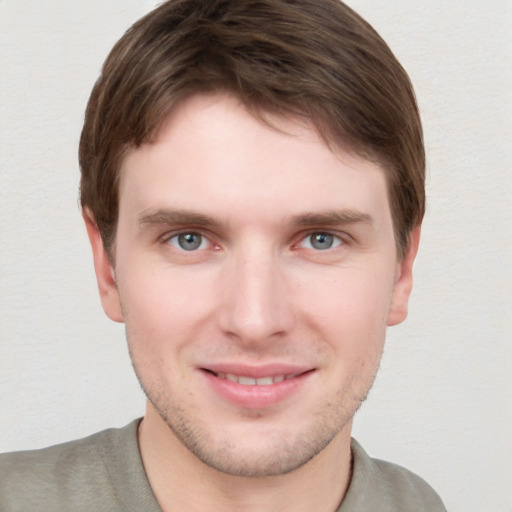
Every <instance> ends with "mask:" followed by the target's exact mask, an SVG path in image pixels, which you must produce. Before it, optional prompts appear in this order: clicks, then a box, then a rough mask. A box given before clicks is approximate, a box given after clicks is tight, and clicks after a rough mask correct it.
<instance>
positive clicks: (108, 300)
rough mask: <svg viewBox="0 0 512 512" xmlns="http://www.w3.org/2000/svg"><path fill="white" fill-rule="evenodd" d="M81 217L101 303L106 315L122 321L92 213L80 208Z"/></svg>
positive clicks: (111, 270) (113, 274)
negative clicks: (92, 259) (89, 245)
mask: <svg viewBox="0 0 512 512" xmlns="http://www.w3.org/2000/svg"><path fill="white" fill-rule="evenodd" d="M82 217H83V219H84V222H85V227H86V229H87V235H88V236H89V241H90V242H91V248H92V255H93V258H94V270H95V272H96V280H97V282H98V290H99V292H100V299H101V304H102V306H103V310H104V311H105V313H106V314H107V316H108V317H109V318H110V319H111V320H114V321H115V322H123V321H124V317H123V312H122V308H121V301H120V298H119V292H118V289H117V284H116V280H115V273H114V268H113V266H112V263H111V262H110V259H109V257H108V255H107V253H106V251H105V248H104V246H103V240H102V239H101V235H100V232H99V229H98V226H97V225H96V221H95V220H94V215H93V214H92V212H91V211H90V210H89V209H88V208H84V209H83V210H82Z"/></svg>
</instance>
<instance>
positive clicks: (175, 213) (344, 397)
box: [88, 96, 414, 476]
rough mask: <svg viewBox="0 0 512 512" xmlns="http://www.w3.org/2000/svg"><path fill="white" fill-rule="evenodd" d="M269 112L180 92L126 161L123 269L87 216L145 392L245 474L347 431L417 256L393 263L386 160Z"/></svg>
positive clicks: (212, 454) (200, 453)
mask: <svg viewBox="0 0 512 512" xmlns="http://www.w3.org/2000/svg"><path fill="white" fill-rule="evenodd" d="M269 121H270V122H271V123H272V125H273V126H275V127H277V128H278V129H275V128H271V127H269V126H268V125H266V124H264V123H262V122H261V121H260V120H257V119H255V118H254V117H253V116H251V115H250V114H249V113H248V112H247V111H246V110H245V108H244V107H243V106H241V105H239V104H238V103H237V101H236V100H235V99H233V98H230V97H227V96H197V97H194V98H192V99H189V100H187V101H186V102H184V103H183V104H182V105H181V106H180V107H179V108H178V109H177V110H176V111H175V112H174V113H173V115H172V116H171V118H170V119H169V120H168V122H167V123H166V124H165V125H164V126H163V128H162V130H161V132H160V134H159V137H158V139H157V140H156V141H155V142H154V143H151V144H146V145H143V146H142V147H140V148H138V149H135V150H133V151H132V152H131V153H129V154H128V156H127V157H126V159H125V161H124V163H123V166H122V170H121V180H120V191H119V192H120V203H119V222H118V228H117V234H116V255H115V270H114V269H111V268H110V266H109V263H108V259H107V258H106V257H105V255H104V253H102V248H101V243H100V242H99V241H98V240H99V235H98V234H97V232H95V230H94V227H93V225H92V223H90V222H89V226H88V229H89V234H90V236H91V240H92V242H93V247H94V248H95V250H94V252H95V263H96V271H97V275H98V281H99V285H100V292H101V295H102V300H103V305H104V308H105V310H106V312H107V314H108V315H109V316H110V317H111V318H112V319H114V320H117V321H124V322H125V324H126V332H127V338H128V344H129V349H130V354H131V357H132V361H133V365H134V368H135V371H136V373H137V375H138V378H139V380H140V382H141V384H142V387H143V388H144V390H145V392H146V394H147V396H148V398H149V401H150V402H151V404H152V405H151V407H153V408H154V409H155V410H156V411H158V413H159V414H160V416H161V417H162V418H163V420H164V421H165V422H166V423H167V425H168V426H169V427H170V431H171V432H172V435H173V436H175V438H176V439H178V440H179V441H180V442H181V443H182V444H183V445H184V446H185V447H186V448H187V449H188V452H187V453H190V454H191V456H194V457H198V458H199V459H201V460H202V461H204V462H206V463H207V464H208V465H209V466H211V467H213V468H216V469H218V470H220V471H222V472H225V473H229V474H235V475H243V476H263V475H267V476H268V475H277V474H282V473H286V472H289V471H292V470H293V469H295V468H297V467H300V466H301V465H303V464H305V463H306V462H308V461H309V460H310V459H312V458H313V457H314V456H315V455H316V454H317V453H319V452H321V451H322V450H323V449H326V450H327V449H329V447H330V446H332V445H333V441H334V440H335V439H337V438H338V437H339V436H348V435H349V433H350V427H351V421H352V417H353V415H354V413H355V411H356V410H357V408H358V406H359V405H360V403H361V401H362V400H363V399H364V398H365V396H366V394H367V393H368V391H369V389H370V387H371V385H372V382H373V380H374V376H375V373H376V371H377V368H378V365H379V361H380V357H381V353H382V347H383V343H384V336H385V329H386V326H387V325H390V324H395V323H398V322H400V321H401V320H402V319H403V318H404V317H405V312H406V305H407V298H408V296H409V292H410V284H411V275H410V271H411V266H412V260H413V259H414V250H410V251H409V252H408V254H407V255H406V257H405V259H404V260H401V261H400V262H399V261H397V256H396V249H395V241H394V235H393V224H392V219H391V213H390V206H389V201H388V196H387V191H386V183H385V175H384V172H383V170H382V169H381V168H379V166H378V165H376V164H374V163H370V162H368V161H365V160H362V159H359V158H356V157H354V156H351V155H349V154H347V153H344V152H343V151H341V150H339V151H331V150H330V149H328V148H327V147H326V146H325V145H324V143H323V142H322V141H321V140H320V138H319V137H318V135H317V134H316V132H315V131H314V130H313V129H311V128H310V127H308V125H307V124H305V123H304V122H299V121H298V120H293V119H284V118H281V117H272V116H269ZM95 237H96V238H95ZM413 239H414V236H413ZM413 245H414V244H413ZM192 454H193V455H192Z"/></svg>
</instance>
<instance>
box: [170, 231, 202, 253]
mask: <svg viewBox="0 0 512 512" xmlns="http://www.w3.org/2000/svg"><path fill="white" fill-rule="evenodd" d="M167 243H168V244H170V245H172V246H173V247H175V248H176V249H180V250H182V251H197V250H198V249H207V248H208V247H209V246H210V242H209V241H208V239H207V238H206V237H204V236H203V235H201V234H200V233H194V232H186V233H179V234H178V235H174V236H172V237H170V238H169V239H168V240H167Z"/></svg>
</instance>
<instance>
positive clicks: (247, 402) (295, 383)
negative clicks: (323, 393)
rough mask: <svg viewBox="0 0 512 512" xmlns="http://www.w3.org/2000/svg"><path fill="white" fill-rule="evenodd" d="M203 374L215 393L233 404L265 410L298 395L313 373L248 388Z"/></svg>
mask: <svg viewBox="0 0 512 512" xmlns="http://www.w3.org/2000/svg"><path fill="white" fill-rule="evenodd" d="M202 373H203V375H204V376H205V377H206V379H207V381H208V383H209V385H210V386H211V387H212V388H213V390H214V391H215V393H217V394H218V395H220V396H221V397H222V398H223V399H225V400H227V401H228V402H230V403H231V404H233V405H235V406H237V407H242V408H245V409H265V408H267V407H272V406H273V405H277V404H279V403H280V402H283V401H284V400H286V399H287V398H290V397H291V396H293V395H294V394H295V393H297V392H298V391H299V389H300V388H301V387H302V385H303V384H304V382H305V381H306V380H307V379H308V378H309V377H310V376H311V375H312V373H313V372H312V371H309V372H305V373H302V374H301V375H298V376H297V377H293V378H292V379H288V380H283V381H281V382H276V383H275V384H270V385H268V386H258V385H254V386H246V385H244V384H239V383H238V382H232V381H230V380H227V379H222V378H220V377H216V376H215V375H213V374H211V373H210V372H207V371H204V370H202Z"/></svg>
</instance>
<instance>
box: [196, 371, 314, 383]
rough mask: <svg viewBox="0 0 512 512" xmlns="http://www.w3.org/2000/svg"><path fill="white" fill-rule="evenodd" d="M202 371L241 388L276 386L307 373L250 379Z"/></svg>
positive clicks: (243, 376)
mask: <svg viewBox="0 0 512 512" xmlns="http://www.w3.org/2000/svg"><path fill="white" fill-rule="evenodd" d="M203 370H204V371H206V372H208V373H210V374H211V375H213V376H215V377H218V378H219V379H225V380H228V381H230V382H235V383H237V384H242V386H271V385H272V384H278V383H279V382H283V381H285V380H290V379H294V378H296V377H299V376H300V375H302V374H303V373H307V372H299V373H287V374H277V375H268V376H263V377H250V376H247V375H236V374H234V373H224V372H214V371H213V370H208V369H206V368H203ZM309 371H311V370H309Z"/></svg>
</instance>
